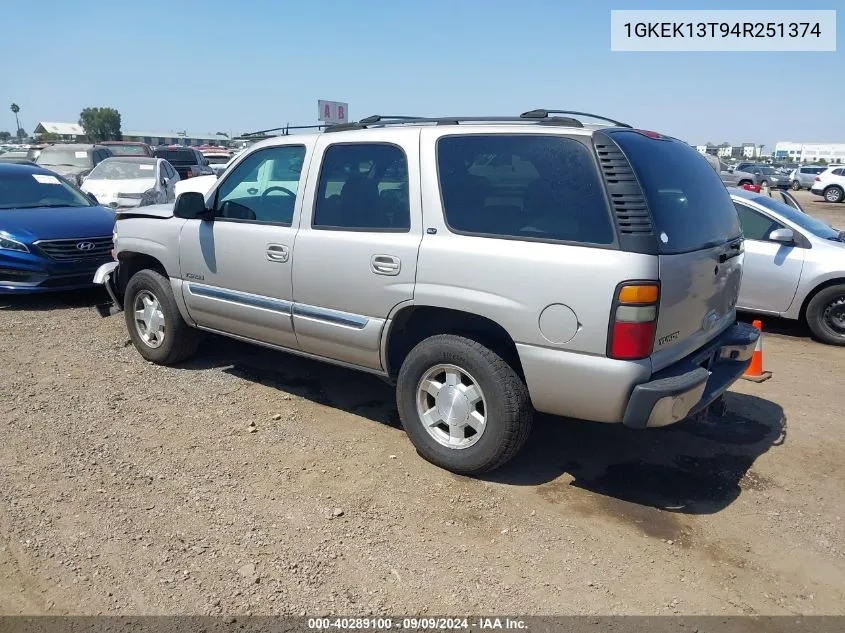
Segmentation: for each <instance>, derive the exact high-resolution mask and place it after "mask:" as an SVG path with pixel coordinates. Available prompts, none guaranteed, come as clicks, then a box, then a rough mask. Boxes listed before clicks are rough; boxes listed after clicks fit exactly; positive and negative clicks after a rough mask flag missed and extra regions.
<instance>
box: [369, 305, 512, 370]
mask: <svg viewBox="0 0 845 633" xmlns="http://www.w3.org/2000/svg"><path fill="white" fill-rule="evenodd" d="M436 334H456V335H460V336H465V337H467V338H470V339H472V340H474V341H477V342H479V343H481V344H482V345H484V346H486V347H488V348H490V349H491V350H493V351H494V352H496V353H497V354H498V355H499V356H501V357H502V359H503V360H505V362H507V363H508V364H510V366H511V367H513V369H514V371H516V373H517V374H519V376H520V377H521V378H522V379H523V380H524V379H525V375H524V373H523V371H522V363H521V362H520V360H519V353H518V352H517V349H516V343H514V340H513V338H512V337H511V335H510V334H509V333H508V331H507V330H506V329H505V328H504V327H502V326H501V325H500V324H499V323H496V321H494V320H492V319H489V318H487V317H484V316H481V315H478V314H474V313H472V312H465V311H463V310H455V309H452V308H442V307H438V306H426V305H411V306H407V307H404V308H402V309H401V310H399V312H397V313H396V314H395V315H394V317H393V318H392V319H391V322H390V329H389V330H388V331H387V332H386V333H385V336H386V337H387V340H386V342H385V359H384V360H385V370H386V371H387V373H388V375H389V376H390V377H391V378H392V379H395V378H396V376H397V375H398V374H399V369H400V367H401V366H402V362H403V361H404V360H405V357H406V356H407V355H408V353H409V352H410V351H411V350H412V349H413V348H414V346H415V345H417V343H419V342H420V341H422V340H424V339H426V338H428V337H429V336H434V335H436Z"/></svg>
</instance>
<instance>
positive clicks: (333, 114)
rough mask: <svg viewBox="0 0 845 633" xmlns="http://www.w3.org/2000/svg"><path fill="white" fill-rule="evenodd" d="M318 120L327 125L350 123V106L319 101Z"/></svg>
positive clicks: (338, 102) (336, 102)
mask: <svg viewBox="0 0 845 633" xmlns="http://www.w3.org/2000/svg"><path fill="white" fill-rule="evenodd" d="M317 120H318V121H325V122H326V123H335V124H336V123H349V104H348V103H342V102H340V101H324V100H323V99H320V100H319V101H317Z"/></svg>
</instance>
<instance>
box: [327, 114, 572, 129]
mask: <svg viewBox="0 0 845 633" xmlns="http://www.w3.org/2000/svg"><path fill="white" fill-rule="evenodd" d="M529 120H535V121H537V122H539V123H544V124H547V125H566V126H569V127H584V126H583V124H582V123H581V122H580V121H579V120H577V119H573V118H569V117H557V116H548V117H545V118H542V119H540V118H538V117H533V118H531V119H529V117H524V116H457V117H455V116H452V117H419V116H399V115H381V114H373V115H372V116H368V117H364V118H363V119H361V120H360V121H356V122H353V123H342V124H340V125H331V126H329V127H327V128H326V129H325V131H326V132H342V131H344V130H362V129H366V128H368V127H385V126H388V125H408V124H410V125H414V124H418V123H434V124H436V125H459V124H461V123H526V122H528V121H529Z"/></svg>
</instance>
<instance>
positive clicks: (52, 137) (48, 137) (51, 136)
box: [38, 132, 62, 141]
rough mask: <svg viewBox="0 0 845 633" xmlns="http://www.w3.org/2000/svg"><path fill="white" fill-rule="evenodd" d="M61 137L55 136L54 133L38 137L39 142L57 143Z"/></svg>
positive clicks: (46, 133) (45, 133)
mask: <svg viewBox="0 0 845 633" xmlns="http://www.w3.org/2000/svg"><path fill="white" fill-rule="evenodd" d="M61 138H62V137H61V136H59V135H58V134H56V133H55V132H44V133H43V134H39V135H38V140H39V141H58V140H60V139H61Z"/></svg>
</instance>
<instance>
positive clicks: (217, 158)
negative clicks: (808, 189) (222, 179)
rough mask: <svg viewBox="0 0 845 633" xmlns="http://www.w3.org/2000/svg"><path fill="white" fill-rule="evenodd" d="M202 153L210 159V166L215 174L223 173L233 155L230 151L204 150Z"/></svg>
mask: <svg viewBox="0 0 845 633" xmlns="http://www.w3.org/2000/svg"><path fill="white" fill-rule="evenodd" d="M202 155H203V156H204V157H205V159H206V160H207V161H208V166H209V167H211V169H212V171H213V172H214V174H215V175H218V176H219V175H220V174H222V173H223V172H224V171H225V170H226V167H227V166H228V165H229V163H230V162H231V161H232V155H231V154H230V153H229V152H211V151H208V152H203V153H202Z"/></svg>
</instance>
